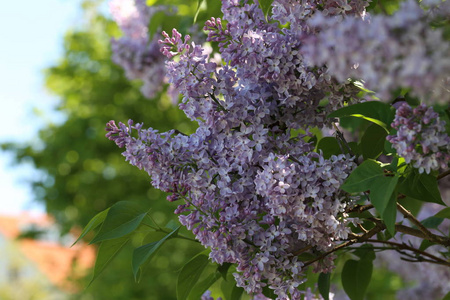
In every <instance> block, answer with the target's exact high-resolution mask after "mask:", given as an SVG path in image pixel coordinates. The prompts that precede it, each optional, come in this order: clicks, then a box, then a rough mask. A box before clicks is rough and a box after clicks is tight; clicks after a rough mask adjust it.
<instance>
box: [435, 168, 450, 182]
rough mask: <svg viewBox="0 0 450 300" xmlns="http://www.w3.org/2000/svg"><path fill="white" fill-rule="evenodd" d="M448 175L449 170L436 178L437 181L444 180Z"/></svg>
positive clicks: (449, 173)
mask: <svg viewBox="0 0 450 300" xmlns="http://www.w3.org/2000/svg"><path fill="white" fill-rule="evenodd" d="M447 175H450V170H447V171H445V172H444V173H441V174H439V175H438V176H437V180H440V179H442V178H444V177H445V176H447Z"/></svg>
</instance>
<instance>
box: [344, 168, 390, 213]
mask: <svg viewBox="0 0 450 300" xmlns="http://www.w3.org/2000/svg"><path fill="white" fill-rule="evenodd" d="M397 182H398V177H397V176H385V174H384V172H383V169H382V168H381V167H380V166H379V165H378V164H377V163H376V162H375V161H373V160H366V161H364V162H363V163H362V164H361V165H359V166H358V167H357V168H356V169H355V170H353V172H352V173H351V174H350V176H349V177H348V178H347V180H346V181H345V183H344V184H343V185H342V186H341V188H342V189H343V190H344V191H346V192H349V193H357V192H365V191H367V190H370V200H371V202H372V204H373V205H374V206H375V208H376V209H377V211H378V212H379V213H380V215H382V216H383V213H384V210H385V209H386V206H387V205H388V203H389V200H390V198H391V195H392V193H393V192H394V190H395V187H396V185H397Z"/></svg>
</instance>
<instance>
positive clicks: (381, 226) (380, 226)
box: [303, 223, 386, 267]
mask: <svg viewBox="0 0 450 300" xmlns="http://www.w3.org/2000/svg"><path fill="white" fill-rule="evenodd" d="M385 228H386V226H385V225H384V224H383V223H376V224H375V227H373V228H372V229H370V230H369V231H368V232H366V233H364V234H362V235H356V234H355V235H352V237H353V238H352V239H351V240H349V241H347V242H344V243H342V244H340V245H338V246H336V247H334V248H333V249H331V250H330V251H327V252H325V253H324V254H322V255H320V256H318V257H316V258H314V259H312V260H310V261H307V262H306V263H305V264H304V265H303V267H306V266H309V265H310V264H312V263H315V262H316V261H318V260H321V259H323V258H325V257H327V256H328V255H330V254H331V253H333V252H336V251H338V250H339V249H342V248H345V247H347V246H350V245H353V244H356V243H363V242H365V241H367V240H368V239H370V238H371V237H372V236H374V235H376V234H377V233H378V232H380V231H382V230H384V229H385Z"/></svg>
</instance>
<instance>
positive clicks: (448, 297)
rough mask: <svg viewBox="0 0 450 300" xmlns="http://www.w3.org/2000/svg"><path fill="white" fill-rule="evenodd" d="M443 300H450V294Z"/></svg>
mask: <svg viewBox="0 0 450 300" xmlns="http://www.w3.org/2000/svg"><path fill="white" fill-rule="evenodd" d="M442 300H450V292H448V293H447V295H445V296H444V298H442Z"/></svg>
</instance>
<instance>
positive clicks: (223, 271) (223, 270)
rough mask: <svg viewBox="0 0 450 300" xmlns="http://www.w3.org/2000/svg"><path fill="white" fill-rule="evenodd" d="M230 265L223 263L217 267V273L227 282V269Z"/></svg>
mask: <svg viewBox="0 0 450 300" xmlns="http://www.w3.org/2000/svg"><path fill="white" fill-rule="evenodd" d="M232 265H233V264H232V263H227V262H225V263H223V264H221V265H219V266H218V267H217V271H218V272H219V273H220V275H222V278H223V279H224V280H227V274H228V269H229V268H230V267H231V266H232Z"/></svg>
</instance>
